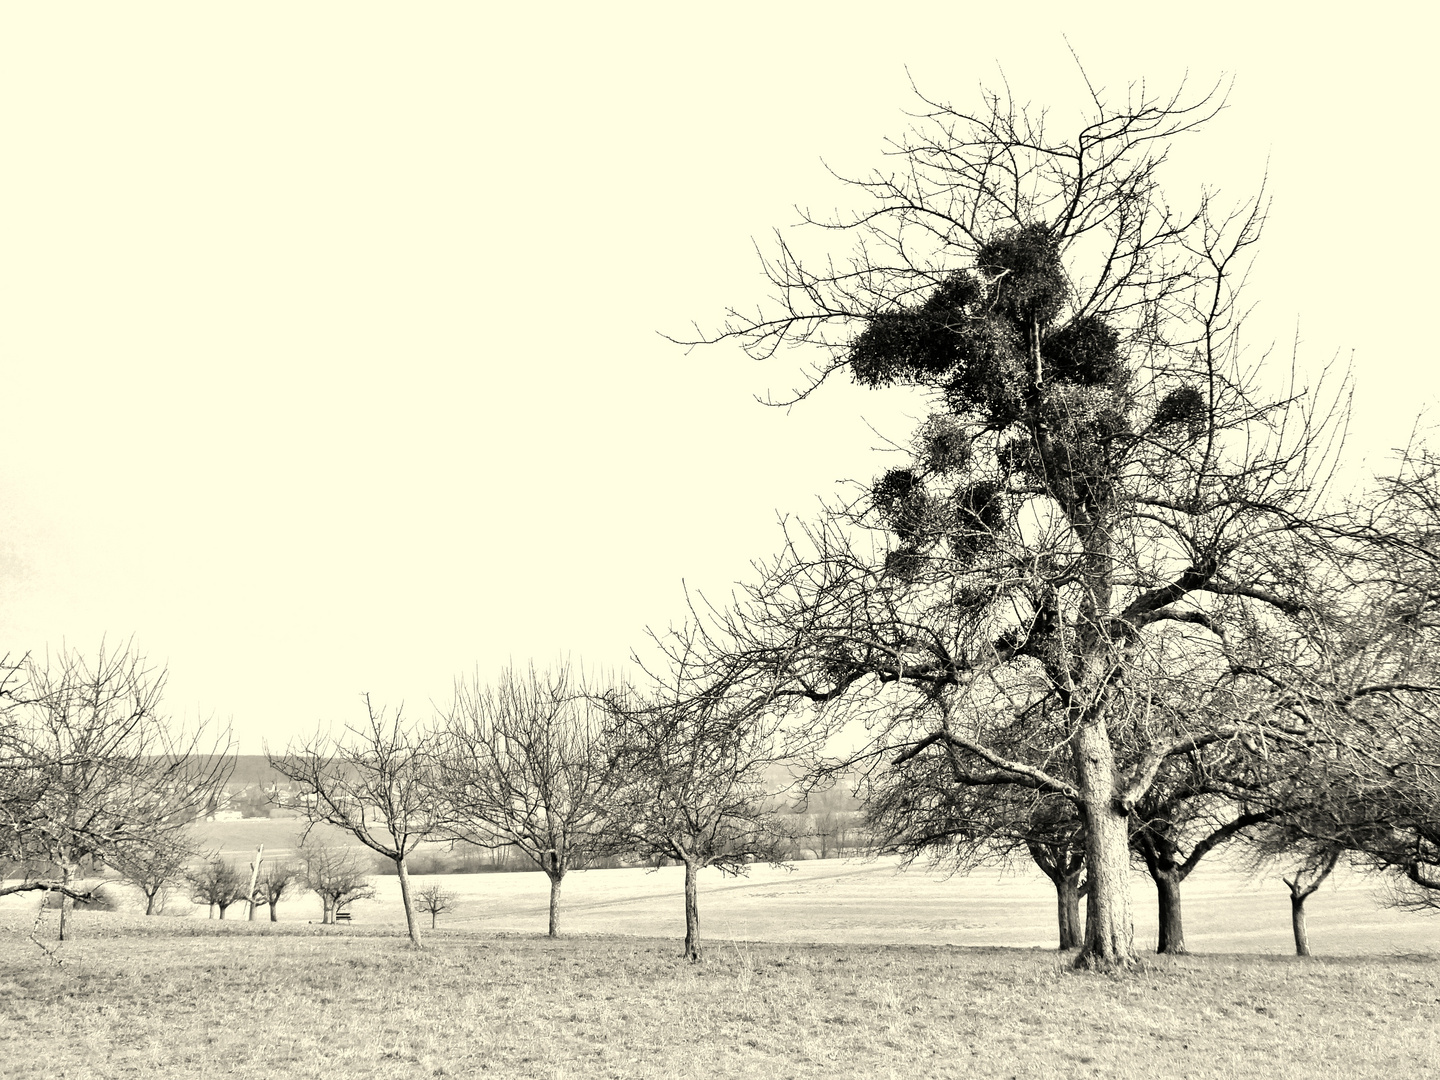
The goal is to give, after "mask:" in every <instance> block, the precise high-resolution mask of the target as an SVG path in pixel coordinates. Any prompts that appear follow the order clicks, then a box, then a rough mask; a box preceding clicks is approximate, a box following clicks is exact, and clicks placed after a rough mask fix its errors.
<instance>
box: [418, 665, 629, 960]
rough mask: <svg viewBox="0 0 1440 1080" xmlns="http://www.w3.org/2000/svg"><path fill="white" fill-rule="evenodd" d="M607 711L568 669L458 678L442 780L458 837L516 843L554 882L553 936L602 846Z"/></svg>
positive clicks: (607, 773) (474, 841)
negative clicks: (563, 895) (572, 883)
mask: <svg viewBox="0 0 1440 1080" xmlns="http://www.w3.org/2000/svg"><path fill="white" fill-rule="evenodd" d="M604 716H605V714H604V709H603V708H602V706H601V705H600V704H599V703H598V702H597V701H596V700H595V699H594V698H593V697H592V696H591V695H590V694H588V693H586V691H585V689H584V688H583V687H582V686H581V685H580V684H579V681H578V680H577V679H576V678H575V676H574V674H573V673H572V671H571V669H570V666H569V665H568V664H564V665H562V666H560V667H559V668H558V669H556V670H554V671H553V672H546V673H540V672H537V671H536V670H535V668H534V667H531V668H530V669H529V670H528V672H526V673H523V674H522V673H520V672H517V671H515V670H514V669H513V668H511V669H507V670H505V671H504V672H502V674H501V676H500V679H499V681H498V682H497V683H496V684H495V685H494V686H482V685H481V683H480V681H479V678H478V676H477V677H476V678H474V679H472V680H471V681H469V682H460V683H457V685H456V687H455V703H454V705H453V706H452V708H451V710H450V715H449V717H448V718H447V720H446V722H445V730H444V752H443V754H442V755H441V761H442V768H441V770H440V777H441V786H442V788H443V790H444V793H445V796H446V798H447V800H448V801H449V804H450V809H449V815H450V816H451V817H452V818H453V824H452V829H453V835H454V836H455V837H456V838H457V839H460V840H464V841H466V842H468V843H471V844H476V845H479V846H481V847H489V848H499V847H510V848H514V849H515V850H517V851H519V852H521V853H522V854H523V855H524V856H525V857H526V858H528V859H529V860H530V861H531V862H533V863H534V864H535V865H536V866H538V867H539V868H540V869H541V870H543V871H544V872H545V875H546V876H547V877H548V878H549V879H550V929H549V933H550V936H551V937H557V936H558V935H559V933H560V888H561V884H562V882H563V881H564V879H565V875H566V873H567V872H569V871H570V870H572V869H575V868H577V867H580V866H583V865H585V862H586V860H587V859H588V858H589V857H590V855H591V854H592V853H593V852H594V851H595V849H596V847H597V845H598V843H599V837H600V832H601V825H602V818H603V810H604V806H605V803H606V798H607V794H608V792H609V787H610V769H609V761H608V758H607V753H606V746H605V742H604V734H605V724H604Z"/></svg>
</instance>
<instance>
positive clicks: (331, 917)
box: [320, 896, 335, 926]
mask: <svg viewBox="0 0 1440 1080" xmlns="http://www.w3.org/2000/svg"><path fill="white" fill-rule="evenodd" d="M334 921H335V901H334V900H332V899H331V898H330V897H328V896H322V897H320V922H321V923H322V924H323V925H325V926H329V925H330V924H331V923H333V922H334Z"/></svg>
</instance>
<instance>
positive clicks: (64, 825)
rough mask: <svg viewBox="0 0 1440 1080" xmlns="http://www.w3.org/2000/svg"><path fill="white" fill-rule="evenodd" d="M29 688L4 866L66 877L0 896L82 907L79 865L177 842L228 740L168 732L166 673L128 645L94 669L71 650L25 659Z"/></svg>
mask: <svg viewBox="0 0 1440 1080" xmlns="http://www.w3.org/2000/svg"><path fill="white" fill-rule="evenodd" d="M22 677H23V682H20V683H18V684H14V685H13V687H12V692H11V696H10V701H11V702H12V705H11V707H10V708H9V709H8V710H7V713H8V716H7V731H6V732H5V734H4V736H3V738H0V759H3V760H0V769H3V771H4V773H5V779H6V781H7V785H8V784H13V786H10V787H8V790H7V796H6V797H5V798H3V799H0V813H3V814H4V819H3V821H0V832H3V842H4V844H5V848H6V854H7V855H9V856H10V857H12V858H20V859H28V860H36V859H39V860H44V861H46V862H48V863H51V864H53V865H54V866H55V867H56V868H58V871H59V873H58V876H57V875H47V876H43V877H40V878H38V879H34V880H29V881H26V882H22V883H20V884H16V885H8V886H0V895H5V894H6V893H11V892H17V891H21V890H26V889H44V890H47V891H50V892H53V893H57V894H59V895H60V896H62V897H64V898H67V899H70V900H83V899H86V898H87V897H86V895H85V894H83V893H81V892H77V891H76V890H75V889H72V888H71V882H72V879H73V878H74V875H75V873H76V871H77V869H78V868H79V866H80V864H81V861H82V860H85V859H89V860H93V861H95V862H104V863H113V862H115V861H118V860H119V859H120V858H121V856H122V854H123V853H124V852H125V851H127V850H135V849H136V848H137V847H139V846H146V845H148V846H150V847H153V848H159V847H164V846H166V845H172V844H174V843H176V842H177V841H178V838H179V835H180V832H181V830H182V829H183V827H184V826H185V824H186V823H187V822H188V821H190V820H191V819H193V818H194V817H195V816H196V814H197V813H199V812H200V811H201V810H202V809H203V807H204V806H205V805H206V804H207V803H209V801H210V800H211V799H212V798H213V796H214V794H215V792H216V791H218V790H220V789H221V788H222V787H223V786H224V783H225V780H226V778H227V776H228V775H229V771H230V768H231V766H232V765H233V759H232V758H231V757H230V756H229V747H230V741H229V733H228V731H224V730H221V731H218V732H215V731H212V730H210V729H209V726H208V725H207V724H205V723H201V724H199V725H198V726H196V727H195V728H193V729H192V730H190V731H188V732H186V731H183V730H181V729H179V728H177V727H175V726H173V725H172V724H171V723H170V722H169V721H168V720H167V719H166V718H165V716H164V715H163V714H162V712H161V698H162V693H163V690H164V685H165V672H164V671H163V670H158V669H155V668H152V667H151V666H150V665H149V664H148V663H147V662H146V660H145V658H144V657H143V656H141V655H139V654H138V653H137V652H135V651H134V649H133V648H132V647H129V646H126V647H125V648H122V649H120V650H118V651H114V652H112V651H110V650H108V649H106V648H105V647H104V646H103V645H102V646H101V648H100V650H99V652H98V653H97V655H96V657H95V659H94V660H91V659H89V658H87V657H85V656H82V655H81V654H80V653H79V652H76V651H72V650H62V651H61V652H60V653H59V654H57V655H56V656H53V657H50V656H47V657H45V658H44V659H43V660H42V659H35V658H29V659H27V660H26V662H25V664H24V665H23V669H22ZM57 877H58V879H57ZM65 910H66V906H65V905H64V904H63V903H62V906H61V916H60V937H61V940H64V936H65V927H66V919H65Z"/></svg>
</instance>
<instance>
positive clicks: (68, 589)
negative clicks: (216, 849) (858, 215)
mask: <svg viewBox="0 0 1440 1080" xmlns="http://www.w3.org/2000/svg"><path fill="white" fill-rule="evenodd" d="M505 6H506V7H507V8H512V9H516V10H511V11H506V12H504V13H500V14H497V13H496V12H495V10H494V8H495V7H498V5H493V6H492V5H481V4H469V3H466V4H436V3H428V4H424V5H368V4H358V3H349V2H347V3H345V4H319V3H308V4H296V3H292V2H286V3H280V4H265V3H246V4H243V5H240V4H235V5H223V6H222V5H210V4H204V5H200V4H193V3H188V2H187V3H176V4H171V5H159V4H150V3H143V2H135V3H127V4H123V5H119V4H94V5H70V4H67V5H50V4H30V5H22V4H11V5H6V7H5V11H4V14H3V16H0V118H3V120H0V122H3V132H0V139H3V147H4V150H3V153H4V159H3V160H4V163H3V166H0V190H3V193H4V197H3V199H0V311H3V315H0V370H3V383H0V386H3V388H4V389H3V407H0V650H9V651H10V652H11V653H12V654H13V653H17V652H21V651H24V650H27V649H28V650H38V651H43V650H44V649H46V648H47V646H48V647H49V648H51V649H54V648H56V647H57V646H58V645H59V644H60V643H61V642H62V641H64V642H67V643H68V644H69V645H71V646H75V647H80V648H83V649H86V650H89V651H92V652H93V651H94V649H95V648H96V646H97V645H98V643H99V642H100V640H101V638H102V636H103V637H105V638H107V639H108V640H109V641H110V642H111V643H112V644H114V643H118V642H123V641H125V640H127V639H130V638H131V637H132V636H133V639H134V642H135V646H136V647H137V648H138V649H140V650H142V651H143V652H145V653H147V654H148V655H149V656H150V657H151V658H152V659H153V660H155V661H156V662H157V663H160V664H168V667H169V671H170V684H169V685H170V689H169V694H168V700H169V703H170V706H171V708H172V710H173V711H174V712H175V713H176V714H177V715H184V716H190V717H193V716H195V715H197V714H205V715H210V714H213V715H215V716H217V717H219V718H221V719H229V720H231V721H232V722H233V725H234V729H235V731H236V732H237V734H238V735H239V737H240V747H241V749H242V750H243V751H245V752H250V753H254V752H258V751H259V749H260V743H261V739H262V738H264V739H268V740H269V741H270V743H271V745H272V746H275V745H277V744H280V745H283V743H284V742H285V740H286V739H287V738H288V737H289V735H290V734H291V733H304V732H308V731H312V730H313V729H314V727H315V725H316V724H317V723H318V722H320V721H337V722H338V721H345V720H352V719H354V718H355V717H356V715H357V710H358V709H359V700H358V695H359V693H360V692H361V691H370V692H371V693H372V694H373V695H374V696H375V697H376V698H377V699H378V700H381V701H384V702H389V703H398V702H400V701H402V700H403V701H404V702H405V703H406V708H407V710H408V711H412V712H414V713H417V714H425V713H428V712H429V710H430V702H431V701H432V699H445V698H447V697H448V694H449V687H450V685H451V681H452V679H453V677H454V676H455V675H456V674H458V673H461V672H465V671H469V670H472V669H477V668H478V669H479V670H480V672H481V673H482V674H483V675H487V676H488V675H490V674H492V673H494V672H495V671H496V670H497V669H498V668H499V667H500V666H501V665H503V664H504V663H505V662H506V661H507V660H509V659H511V658H513V659H515V660H517V661H519V662H525V661H528V660H529V659H530V658H532V657H533V658H536V659H538V660H540V661H542V662H543V661H546V660H549V659H552V658H554V657H556V656H559V655H562V654H570V655H572V656H574V657H575V658H577V659H581V658H583V659H584V661H585V662H586V663H587V664H591V665H597V666H610V667H613V666H617V665H619V664H621V663H623V661H624V660H625V657H626V656H627V654H628V653H629V651H630V649H631V647H632V646H634V645H636V644H638V643H640V642H641V640H642V636H643V631H644V628H645V626H646V625H647V624H648V625H657V626H663V625H665V624H666V623H667V622H669V621H671V620H674V619H678V618H679V617H681V616H682V614H683V595H684V594H683V587H682V581H683V582H685V583H688V584H689V585H690V586H691V587H692V588H698V589H702V590H705V591H707V592H710V593H714V594H723V593H725V592H726V591H727V590H728V588H729V584H730V583H731V582H733V581H734V580H735V579H736V578H738V577H741V576H743V575H744V574H745V572H746V568H747V566H748V563H749V561H750V560H751V559H753V558H756V557H759V556H765V555H768V554H770V553H771V552H772V551H773V550H774V549H775V548H776V547H777V543H778V538H779V534H778V529H777V525H776V520H777V515H779V514H784V513H789V514H795V515H799V516H802V517H803V516H805V515H807V514H809V513H811V512H812V511H813V510H814V508H815V507H816V505H817V499H819V498H820V497H822V496H826V495H831V494H834V493H835V492H836V490H837V489H836V486H835V485H836V483H837V481H842V480H845V479H847V478H855V479H862V480H863V479H867V478H869V477H871V476H873V475H875V474H876V473H877V472H879V471H880V470H881V469H883V468H884V467H886V462H885V460H884V458H883V456H882V455H881V454H880V453H879V452H877V451H875V450H874V449H873V448H874V447H876V446H878V445H879V444H880V443H881V442H882V436H885V437H893V438H896V439H903V438H904V437H905V436H906V434H907V433H908V430H909V427H910V426H911V424H912V423H913V420H914V418H915V417H917V416H919V415H920V414H921V412H922V411H923V410H922V408H921V406H920V405H919V403H918V402H917V401H915V400H914V399H912V398H909V397H908V396H906V395H905V394H893V393H892V394H890V395H888V396H877V395H874V394H866V393H862V392H859V391H857V390H855V389H853V388H849V387H846V386H843V385H840V384H836V385H835V386H833V387H827V388H826V389H825V391H824V392H822V393H821V394H819V395H818V396H817V397H815V398H813V399H812V400H810V401H808V402H805V403H803V404H802V405H800V406H798V407H796V408H795V409H793V410H790V411H788V412H787V411H783V410H776V409H766V408H765V407H762V406H761V405H759V404H757V403H756V402H755V401H754V395H756V394H763V393H765V392H766V391H768V390H772V389H773V390H779V391H783V390H784V389H786V388H787V387H789V386H790V385H792V384H793V382H794V380H795V377H796V370H797V364H798V361H799V359H800V358H798V357H787V358H782V359H780V360H777V361H774V362H770V363H767V364H757V363H755V362H753V361H750V360H748V359H746V358H744V357H742V356H740V355H738V354H737V353H736V352H735V351H734V350H732V349H730V348H722V347H717V348H711V349H704V350H699V351H695V352H691V353H689V354H687V353H686V352H685V351H684V350H682V349H680V348H677V347H676V346H674V345H671V344H669V343H668V342H666V341H665V340H664V339H662V338H661V337H660V336H659V334H658V333H657V331H668V332H672V333H683V332H685V330H686V329H687V327H688V326H689V324H690V322H691V320H698V321H699V322H700V323H701V324H702V325H709V326H713V325H714V324H715V323H717V322H718V320H719V318H720V316H721V314H722V311H723V309H724V307H725V306H727V305H737V306H743V305H746V304H753V303H754V302H755V301H757V300H760V299H761V298H762V297H763V295H764V293H765V288H764V283H763V281H761V279H760V278H759V276H758V272H757V264H756V258H755V254H754V251H753V248H752V238H755V239H758V240H760V242H761V243H762V244H763V243H764V240H765V237H766V235H767V234H768V233H769V231H770V230H771V228H772V227H774V226H787V225H789V224H791V223H792V222H793V221H794V220H795V217H796V214H795V211H794V209H793V207H794V205H795V204H801V205H808V206H810V207H812V208H823V209H828V208H831V207H835V206H837V205H838V206H841V207H844V206H853V205H855V202H854V198H853V196H852V195H851V194H850V193H848V192H847V191H846V190H845V189H843V188H841V187H840V186H839V185H837V183H836V182H835V181H834V180H833V179H832V178H831V177H830V176H829V174H828V173H827V172H826V170H825V168H824V165H823V164H822V159H823V161H824V162H827V163H829V164H830V165H831V166H832V167H833V168H835V169H836V170H837V171H839V172H842V173H850V174H858V173H862V172H864V171H866V170H867V169H869V168H870V167H872V166H874V165H876V164H878V163H879V162H880V160H881V159H880V154H881V151H882V148H883V140H884V138H885V137H886V136H887V135H895V134H898V133H899V132H900V131H901V130H902V129H903V126H904V123H905V120H904V117H903V115H902V111H903V110H904V109H906V108H907V107H913V105H914V104H915V102H914V100H913V98H912V97H911V94H910V90H909V81H908V80H909V78H910V77H913V78H914V80H915V82H916V84H917V85H918V86H920V87H921V88H922V89H924V90H925V91H926V92H927V93H928V94H930V95H932V96H935V97H939V98H947V99H950V100H952V101H954V102H956V103H957V104H966V105H969V104H972V103H974V102H975V101H976V100H977V95H978V87H979V85H980V84H981V83H987V84H991V85H994V84H997V83H998V82H999V79H1000V73H1001V71H1002V70H1003V72H1004V76H1005V77H1007V78H1008V79H1009V82H1010V85H1011V87H1012V89H1013V90H1014V92H1015V93H1016V95H1017V96H1018V97H1021V98H1028V99H1030V100H1033V101H1035V102H1037V103H1047V104H1049V105H1050V106H1051V108H1052V116H1053V122H1056V123H1068V122H1070V121H1072V120H1074V119H1076V118H1078V117H1079V116H1080V109H1081V107H1082V105H1083V84H1082V83H1081V81H1080V78H1079V76H1078V74H1077V71H1076V68H1075V64H1074V61H1073V60H1072V59H1071V57H1070V54H1069V51H1068V49H1067V45H1066V40H1065V39H1066V38H1067V37H1068V40H1069V43H1070V45H1071V46H1073V47H1074V49H1075V50H1076V52H1077V53H1078V54H1079V55H1080V56H1081V58H1082V59H1083V61H1084V63H1085V65H1086V67H1087V69H1088V71H1089V72H1090V75H1091V77H1092V79H1093V80H1094V81H1095V82H1096V83H1098V84H1100V85H1103V86H1106V87H1110V88H1113V89H1115V90H1121V89H1123V86H1124V84H1125V83H1126V82H1128V81H1130V80H1133V79H1140V78H1144V79H1147V80H1148V81H1149V83H1150V84H1151V85H1152V86H1154V87H1156V88H1162V89H1168V88H1171V87H1173V86H1174V85H1175V84H1176V83H1177V81H1178V80H1179V79H1180V78H1181V77H1183V76H1184V75H1185V73H1186V72H1187V71H1188V72H1189V78H1190V79H1191V81H1192V83H1194V84H1196V85H1199V84H1201V83H1208V82H1211V81H1213V80H1214V79H1216V78H1218V77H1220V76H1221V75H1230V74H1233V75H1234V76H1235V86H1234V91H1233V93H1232V95H1231V99H1230V100H1231V106H1230V108H1229V110H1228V111H1227V112H1226V113H1225V114H1224V115H1222V116H1221V117H1220V118H1219V119H1218V120H1217V121H1215V122H1214V123H1213V125H1212V126H1211V127H1210V128H1209V129H1208V131H1207V132H1206V133H1204V134H1202V135H1200V136H1198V137H1194V138H1191V139H1189V140H1188V141H1187V142H1186V143H1185V144H1183V145H1182V146H1181V147H1177V155H1176V159H1175V168H1174V170H1173V172H1172V173H1171V175H1170V178H1169V184H1168V190H1169V192H1170V194H1171V196H1172V198H1173V199H1174V200H1175V201H1176V202H1177V203H1183V202H1186V201H1189V200H1190V199H1192V198H1193V196H1194V194H1195V193H1196V191H1198V187H1199V185H1200V184H1201V183H1202V182H1208V183H1211V184H1212V185H1218V186H1220V187H1221V188H1222V190H1223V192H1224V193H1225V194H1226V195H1234V196H1239V195H1242V194H1244V193H1246V192H1248V191H1250V190H1252V189H1254V188H1255V187H1257V186H1258V184H1259V181H1260V180H1261V178H1262V176H1263V175H1264V174H1265V173H1266V171H1267V169H1268V174H1269V191H1270V194H1271V195H1272V196H1273V199H1274V205H1273V210H1272V214H1271V218H1270V225H1269V228H1268V231H1267V235H1266V239H1265V242H1264V244H1263V247H1262V249H1261V252H1260V259H1259V262H1258V263H1257V265H1256V268H1255V272H1254V275H1253V278H1252V281H1251V287H1250V298H1251V299H1252V300H1255V301H1258V302H1259V305H1260V306H1259V308H1258V310H1257V312H1256V315H1255V317H1254V320H1253V323H1252V326H1251V332H1250V337H1249V340H1250V341H1251V343H1252V347H1253V348H1254V349H1255V350H1263V349H1265V348H1266V347H1268V346H1270V345H1271V344H1272V343H1275V344H1276V345H1277V349H1278V354H1279V355H1280V356H1281V357H1283V358H1285V359H1286V361H1287V362H1288V356H1289V353H1290V345H1291V342H1292V340H1293V339H1294V337H1295V335H1296V332H1297V328H1298V332H1299V336H1300V338H1301V341H1302V344H1301V347H1300V357H1301V363H1302V369H1303V370H1304V371H1305V372H1313V371H1316V370H1318V369H1319V368H1320V367H1321V366H1323V365H1324V364H1325V363H1327V362H1329V361H1332V360H1335V359H1337V358H1338V359H1339V360H1340V362H1341V363H1342V364H1345V363H1351V362H1352V361H1353V369H1354V377H1355V391H1356V397H1355V410H1354V421H1353V424H1352V435H1351V440H1350V452H1349V454H1348V458H1347V460H1348V463H1349V464H1350V466H1351V467H1352V468H1353V469H1360V468H1363V467H1364V466H1365V464H1367V463H1368V464H1370V465H1375V464H1381V463H1383V459H1384V455H1385V453H1386V452H1387V450H1388V448H1390V447H1393V446H1395V445H1398V444H1399V443H1401V442H1403V441H1404V439H1405V437H1406V434H1407V432H1408V430H1409V428H1410V426H1411V424H1412V422H1413V419H1414V416H1415V414H1416V412H1417V410H1419V409H1421V408H1424V407H1432V404H1433V402H1434V400H1435V398H1436V394H1437V391H1440V365H1437V363H1436V358H1435V356H1434V347H1433V344H1432V343H1431V341H1430V337H1429V333H1428V329H1429V327H1430V324H1431V323H1432V322H1433V321H1434V318H1433V310H1434V299H1433V292H1434V290H1435V287H1436V274H1435V272H1434V270H1433V269H1432V267H1433V266H1434V262H1435V258H1436V254H1435V253H1436V251H1437V235H1436V232H1437V227H1436V217H1437V215H1436V213H1435V209H1434V202H1435V200H1434V189H1435V184H1436V180H1435V175H1436V174H1435V171H1434V162H1433V160H1431V158H1432V156H1433V154H1432V150H1431V145H1432V142H1433V138H1432V136H1433V134H1434V127H1435V119H1434V116H1435V106H1436V97H1437V95H1436V91H1435V79H1434V75H1433V66H1432V57H1431V56H1430V51H1431V49H1432V47H1433V42H1434V40H1435V36H1434V35H1435V30H1436V26H1435V17H1434V16H1433V15H1432V14H1431V11H1432V9H1431V8H1430V7H1429V6H1428V5H1427V6H1421V5H1418V4H1416V5H1399V6H1393V7H1392V8H1391V9H1390V10H1391V11H1392V15H1390V16H1388V17H1387V16H1386V15H1385V14H1384V13H1383V9H1376V8H1373V7H1372V8H1370V9H1367V14H1366V15H1365V16H1364V18H1363V20H1361V19H1358V18H1357V19H1356V21H1354V22H1349V23H1347V22H1344V21H1341V20H1342V19H1343V18H1344V17H1345V16H1340V15H1331V16H1326V17H1325V18H1320V17H1318V16H1316V17H1310V16H1307V17H1306V23H1305V24H1304V25H1292V24H1289V23H1288V22H1286V21H1282V20H1281V19H1279V18H1278V17H1275V16H1271V15H1267V14H1265V13H1264V11H1263V10H1262V5H1257V4H1243V5H1233V6H1228V7H1227V6H1225V5H1213V4H1212V5H1203V6H1201V5H1189V6H1187V7H1186V8H1185V9H1184V11H1183V14H1174V15H1162V14H1155V13H1154V9H1149V10H1142V9H1139V8H1136V7H1135V6H1134V5H1125V6H1123V7H1119V6H1117V7H1115V8H1113V9H1112V10H1109V11H1107V10H1106V9H1105V8H1104V6H1103V5H1083V6H1077V5H1073V4H1070V5H1063V6H1056V7H1055V8H1054V9H1053V10H1052V9H1047V8H1046V6H1045V5H1040V4H1033V3H1032V4H1024V5H985V6H983V8H982V6H980V5H973V4H956V3H946V4H935V5H926V4H907V5H904V6H903V7H902V8H898V9H894V11H895V14H893V15H887V14H886V13H885V9H883V8H882V7H880V6H877V5H875V4H863V5H862V4H853V5H852V4H844V3H841V4H835V3H827V4H815V5H784V10H783V11H780V12H777V11H775V10H772V9H771V8H770V7H769V6H768V5H766V6H762V5H755V6H753V7H750V6H746V5H735V4H728V5H709V6H706V7H704V8H702V7H701V6H699V5H693V6H686V7H682V6H680V5H672V4H666V5H654V6H647V7H644V8H642V7H639V6H637V5H578V4H577V5H572V6H568V7H567V6H566V5H533V6H531V5H505ZM1177 10H1179V9H1177ZM1336 10H1337V11H1338V9H1336ZM1377 10H1380V11H1381V13H1380V14H1378V15H1377V14H1375V12H1376V11H1377ZM1076 11H1078V12H1080V13H1081V14H1078V15H1077V14H1070V12H1076ZM1062 13H1063V14H1062ZM907 66H908V72H909V75H908V76H907ZM872 428H873V429H874V430H872ZM877 432H878V433H879V434H877Z"/></svg>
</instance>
